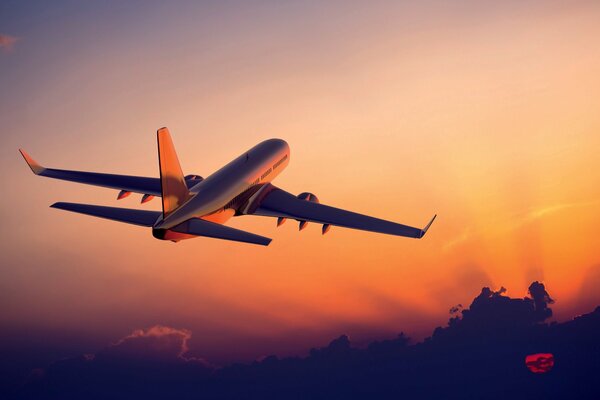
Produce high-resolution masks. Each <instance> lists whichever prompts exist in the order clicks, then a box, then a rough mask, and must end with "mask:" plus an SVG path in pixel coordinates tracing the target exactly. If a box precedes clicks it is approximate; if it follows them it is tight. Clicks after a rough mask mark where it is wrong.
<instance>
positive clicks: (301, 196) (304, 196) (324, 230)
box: [296, 192, 330, 235]
mask: <svg viewBox="0 0 600 400" xmlns="http://www.w3.org/2000/svg"><path fill="white" fill-rule="evenodd" d="M296 197H298V198H299V199H300V200H306V201H310V202H312V203H318V202H319V198H318V197H317V196H315V195H314V194H313V193H310V192H303V193H300V194H299V195H298V196H296ZM299 222H300V224H299V225H298V230H300V231H301V230H302V229H304V228H306V225H308V221H302V220H301V221H299ZM329 228H330V226H329V224H324V225H323V228H322V230H321V233H322V234H323V235H324V234H326V233H327V232H328V231H329Z"/></svg>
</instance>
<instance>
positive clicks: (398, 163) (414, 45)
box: [0, 1, 600, 364]
mask: <svg viewBox="0 0 600 400" xmlns="http://www.w3.org/2000/svg"><path fill="white" fill-rule="evenodd" d="M417 3H418V4H417ZM598 21H600V4H599V3H598V2H593V1H570V2H561V1H525V2H522V1H519V2H517V1H515V2H512V1H511V2H495V1H486V2H480V1H472V2H471V1H458V2H453V3H452V4H450V3H449V2H445V1H440V2H436V1H426V2H406V4H402V3H401V2H396V1H390V2H362V3H358V2H357V3H354V2H347V1H340V2H327V4H322V3H321V2H293V3H287V2H277V1H274V2H270V1H256V2H229V1H226V2H219V1H215V2H205V3H199V2H192V1H190V2H178V3H177V4H171V3H169V4H167V2H156V3H152V2H114V3H111V2H105V3H104V2H103V3H98V4H95V5H91V4H83V3H80V2H76V1H66V2H64V4H63V5H62V7H57V4H56V2H54V3H52V4H51V3H50V2H39V3H24V2H16V1H15V2H11V1H9V2H3V3H2V4H1V5H0V38H1V39H0V121H1V123H2V136H1V137H2V146H0V181H1V182H2V184H3V190H2V197H1V199H0V210H1V211H0V217H1V221H2V225H3V226H2V231H1V232H2V240H1V241H0V327H1V328H2V332H3V334H2V335H4V339H5V340H4V341H3V344H2V346H11V343H26V344H25V345H23V346H33V344H32V343H34V342H35V343H40V342H44V343H46V344H48V346H50V345H52V346H56V348H57V349H64V350H62V351H63V352H64V353H65V354H66V353H68V351H74V350H73V349H75V350H77V351H79V352H82V351H85V350H86V349H88V348H89V349H90V350H91V349H94V346H99V345H104V344H106V343H108V342H110V341H112V340H115V339H117V338H119V337H124V336H126V335H127V334H129V333H131V332H132V331H134V330H135V329H140V328H147V327H151V326H153V325H156V324H160V325H164V326H170V327H176V328H184V329H188V330H190V331H191V332H192V338H191V341H190V343H189V345H190V350H191V352H193V353H194V354H197V355H199V356H202V357H204V358H206V359H207V360H210V361H211V362H214V363H216V364H220V363H225V362H229V361H236V360H252V359H254V358H257V357H260V356H263V355H265V354H272V353H277V354H282V355H283V354H303V353H304V352H306V350H307V349H308V348H309V347H310V346H312V345H316V344H319V343H327V342H328V341H329V340H330V339H331V338H332V337H335V336H338V335H340V334H341V333H346V334H348V335H349V336H350V338H351V339H352V340H353V342H355V343H357V344H360V343H365V342H366V341H368V340H371V339H376V338H384V337H391V336H394V335H395V334H397V333H398V332H400V331H405V332H407V333H408V334H409V335H410V336H412V337H414V338H415V339H420V338H423V337H424V336H426V335H428V334H430V333H431V331H432V329H433V328H434V327H435V326H438V325H440V324H443V323H444V322H445V321H446V320H447V318H448V310H449V308H450V307H452V306H453V305H456V304H458V303H463V304H464V303H468V302H469V301H470V300H471V299H472V298H473V296H474V295H475V294H477V293H478V291H479V290H480V289H481V287H483V286H490V287H492V288H496V289H498V288H500V286H504V287H506V288H507V289H508V294H510V295H511V296H513V297H518V296H524V295H525V294H526V292H527V287H528V286H529V284H530V283H531V282H532V281H533V280H540V281H543V282H544V283H545V285H546V287H547V289H548V291H549V292H550V294H551V295H552V297H553V298H554V299H555V300H556V304H555V305H554V307H553V309H554V311H555V318H556V319H557V320H559V321H562V320H565V319H568V318H571V317H572V316H574V315H576V314H578V313H581V312H586V311H590V310H591V309H592V308H593V307H594V306H596V305H598V304H599V303H600V293H598V292H597V291H590V289H589V288H590V287H593V283H597V284H598V283H600V253H599V248H600V240H599V239H598V238H599V236H598V229H599V228H598V227H599V226H600V168H599V165H600V163H599V162H598V160H599V153H600V45H599V40H598V39H599V38H600V24H599V23H598ZM162 126H167V127H169V129H170V131H171V134H172V136H173V140H174V143H175V146H176V148H177V151H178V154H179V159H180V161H181V164H182V168H183V170H184V173H186V174H191V173H194V174H199V175H202V176H204V177H206V176H208V175H209V174H211V173H212V172H214V171H216V170H217V169H218V168H220V167H221V166H223V165H225V164H226V163H227V162H229V161H230V160H231V159H233V158H235V157H237V156H238V155H239V154H241V153H243V152H244V151H246V150H247V149H249V148H250V147H252V146H254V145H255V144H257V143H258V142H259V141H261V140H264V139H268V138H272V137H277V138H281V139H284V140H286V141H287V142H288V143H289V145H290V148H291V157H290V164H289V166H288V167H287V169H286V170H285V171H284V172H283V173H282V174H281V175H280V176H279V177H278V178H277V179H276V180H275V181H274V184H275V185H276V186H279V187H281V188H283V189H285V190H287V191H289V192H291V193H295V194H297V193H300V192H304V191H309V192H312V193H314V194H316V195H317V196H318V197H319V199H320V200H321V202H323V203H326V204H328V205H332V206H337V207H341V208H345V209H348V210H352V211H357V212H361V213H365V214H369V215H373V216H377V217H381V218H386V219H391V220H394V221H397V222H401V223H405V224H408V225H413V226H423V225H425V223H427V221H428V220H429V219H430V218H431V216H432V215H433V214H434V213H437V214H438V220H436V222H435V223H434V225H433V226H432V228H431V230H430V231H429V233H428V234H427V236H426V237H425V238H424V239H422V240H418V241H417V240H413V239H407V238H399V237H393V236H386V235H377V234H372V233H367V232H360V231H354V230H346V229H341V228H335V227H334V228H332V229H331V231H330V232H329V233H328V234H327V235H326V236H324V237H323V236H321V232H320V228H321V227H320V226H317V225H314V224H313V225H309V226H308V228H307V229H305V230H304V231H302V232H298V227H297V224H296V223H295V222H292V221H288V222H287V223H286V224H284V225H283V226H282V227H280V228H276V221H275V220H273V219H269V218H261V217H243V218H235V219H232V220H231V221H230V223H229V225H231V226H233V227H236V228H240V229H244V230H248V231H251V232H253V233H257V234H260V235H264V236H268V237H271V238H273V242H272V243H271V245H270V246H268V247H261V246H252V245H246V244H240V243H234V242H226V241H219V240H213V239H207V238H198V239H194V240H188V241H184V242H180V243H178V244H174V243H171V242H163V241H159V240H155V239H154V238H153V237H152V235H151V232H150V230H149V229H144V228H140V227H136V226H131V225H124V224H118V223H115V222H111V221H106V220H100V219H94V218H91V217H85V216H81V215H76V214H71V213H66V212H62V211H59V210H54V209H50V208H48V206H49V205H50V204H52V203H54V202H56V201H72V202H81V203H91V204H101V205H110V206H120V207H130V208H139V209H154V210H158V209H160V202H159V201H158V200H157V199H155V200H153V201H152V202H150V203H148V204H144V205H140V204H139V196H136V195H132V196H130V197H128V198H126V199H124V200H120V201H117V200H116V195H117V192H116V191H113V190H107V189H102V188H95V187H90V186H82V185H77V184H73V183H69V182H61V181H56V180H49V179H44V178H37V177H35V176H34V175H33V174H32V173H31V171H30V170H29V168H28V167H27V165H26V164H25V163H24V162H23V160H22V158H21V156H20V155H19V153H18V151H17V149H18V148H20V147H22V148H24V149H26V150H27V151H28V152H29V153H30V154H31V155H32V156H33V157H34V158H35V159H36V160H38V161H39V162H40V163H42V164H44V165H47V166H51V167H56V168H66V169H80V170H87V171H97V172H109V173H120V174H131V175H143V176H158V161H157V150H156V138H155V134H156V130H157V129H158V128H160V127H162ZM24 337H25V338H29V339H27V340H25V339H23V338H24ZM31 338H35V340H33V339H31ZM61 346H62V347H61ZM56 354H62V353H61V351H59V350H57V351H56Z"/></svg>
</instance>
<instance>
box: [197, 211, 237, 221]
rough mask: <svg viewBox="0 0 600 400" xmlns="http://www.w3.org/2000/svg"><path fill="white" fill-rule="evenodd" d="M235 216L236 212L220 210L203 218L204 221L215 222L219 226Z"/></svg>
mask: <svg viewBox="0 0 600 400" xmlns="http://www.w3.org/2000/svg"><path fill="white" fill-rule="evenodd" d="M234 214H235V210H233V209H231V208H228V209H225V210H219V211H217V212H214V213H212V214H208V215H205V216H203V217H202V219H203V220H206V221H210V222H215V223H217V224H224V223H225V222H227V221H228V220H229V219H230V218H231V217H233V216H234Z"/></svg>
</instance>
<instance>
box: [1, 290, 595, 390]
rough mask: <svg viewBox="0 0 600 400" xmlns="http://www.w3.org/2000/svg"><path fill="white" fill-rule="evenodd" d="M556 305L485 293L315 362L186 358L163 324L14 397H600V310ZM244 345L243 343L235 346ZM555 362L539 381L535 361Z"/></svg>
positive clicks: (317, 352) (339, 344) (43, 377)
mask: <svg viewBox="0 0 600 400" xmlns="http://www.w3.org/2000/svg"><path fill="white" fill-rule="evenodd" d="M553 302H554V301H553V300H552V298H551V297H550V295H549V293H548V292H547V290H546V288H545V287H544V285H543V284H542V283H539V282H533V283H532V284H531V286H530V287H529V291H528V295H527V296H526V297H523V298H510V297H508V296H506V295H505V289H504V288H501V289H500V290H497V291H494V290H492V289H490V288H487V287H485V288H483V289H482V290H481V292H480V294H479V295H478V296H477V297H475V299H474V300H473V302H472V303H471V305H470V306H469V307H468V308H464V309H463V308H462V306H461V307H453V308H452V309H451V310H452V312H451V318H450V320H449V321H448V325H447V326H445V327H438V328H436V329H435V330H434V332H433V334H432V336H431V337H429V338H427V339H425V340H424V341H423V342H421V343H417V344H410V340H409V338H408V337H407V336H406V335H404V334H403V333H401V334H399V335H398V337H397V338H394V339H390V340H384V341H378V342H373V343H371V344H370V345H369V346H368V347H367V348H363V349H359V348H355V347H353V346H352V343H351V340H350V338H349V337H348V336H346V335H342V336H340V337H339V338H337V339H335V340H333V341H332V342H331V343H330V344H329V345H328V346H325V347H322V348H314V349H312V350H311V351H310V354H309V356H307V357H304V358H300V357H289V358H282V359H280V358H278V357H276V356H269V357H265V358H263V359H261V360H260V361H256V362H254V363H252V364H235V365H230V366H227V367H224V368H215V367H212V366H210V365H209V364H207V363H206V362H204V361H203V360H200V359H196V358H192V357H186V353H187V350H188V348H187V342H188V340H189V339H190V337H191V332H189V331H187V330H182V329H174V328H169V327H164V326H155V327H152V328H150V329H147V330H136V331H134V332H133V333H132V334H131V335H128V336H126V337H125V338H123V339H121V340H119V341H117V342H115V343H114V344H112V345H110V346H108V347H107V348H105V349H103V350H101V351H99V352H98V353H96V354H94V355H84V356H81V357H78V358H74V359H67V360H62V361H59V362H56V363H54V364H53V365H51V366H50V367H48V368H46V369H45V370H43V371H42V370H36V371H34V373H33V374H32V375H31V377H30V379H29V381H28V382H27V383H26V384H25V385H22V386H20V387H19V388H17V389H16V390H15V391H13V392H12V393H11V394H10V396H11V397H13V398H21V399H25V398H35V399H44V398H57V399H58V398H60V399H71V398H73V399H75V398H86V399H106V398H111V399H121V398H123V399H125V398H128V399H130V398H146V399H154V398H180V399H187V398H219V399H229V398H231V399H239V398H245V399H248V398H261V399H264V398H277V399H281V398H286V399H305V398H311V399H321V398H323V399H325V398H326V399H338V398H339V399H350V398H361V399H362V398H411V399H421V398H427V399H429V398H444V399H464V398H486V399H496V398H498V399H499V398H517V399H520V398H540V399H541V398H543V399H554V398H578V399H585V398H597V394H598V393H600V383H599V382H598V380H597V376H598V374H599V373H600V340H599V339H598V332H600V307H598V308H596V310H595V311H593V312H591V313H589V314H586V315H582V316H579V317H577V318H575V319H574V320H572V321H568V322H565V323H560V324H559V323H551V324H549V323H547V322H546V320H547V319H548V318H549V317H550V316H551V315H552V309H551V308H550V305H551V304H552V303H553ZM233 345H235V344H233ZM535 353H548V354H552V355H553V357H554V363H555V364H554V367H553V368H552V369H551V370H550V371H549V372H547V373H544V374H534V373H532V372H531V371H529V369H528V368H527V365H526V363H525V358H526V356H527V355H529V354H535Z"/></svg>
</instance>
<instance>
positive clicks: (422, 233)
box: [419, 214, 437, 238]
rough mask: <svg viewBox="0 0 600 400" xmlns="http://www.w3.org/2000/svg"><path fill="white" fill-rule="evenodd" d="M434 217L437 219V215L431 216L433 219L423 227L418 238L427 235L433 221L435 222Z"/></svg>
mask: <svg viewBox="0 0 600 400" xmlns="http://www.w3.org/2000/svg"><path fill="white" fill-rule="evenodd" d="M435 217H437V214H435V215H434V216H433V218H431V221H429V223H428V224H427V225H426V226H425V228H423V229H421V236H420V237H419V238H422V237H423V236H425V234H426V233H427V230H428V229H429V227H430V226H431V224H433V221H435Z"/></svg>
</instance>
